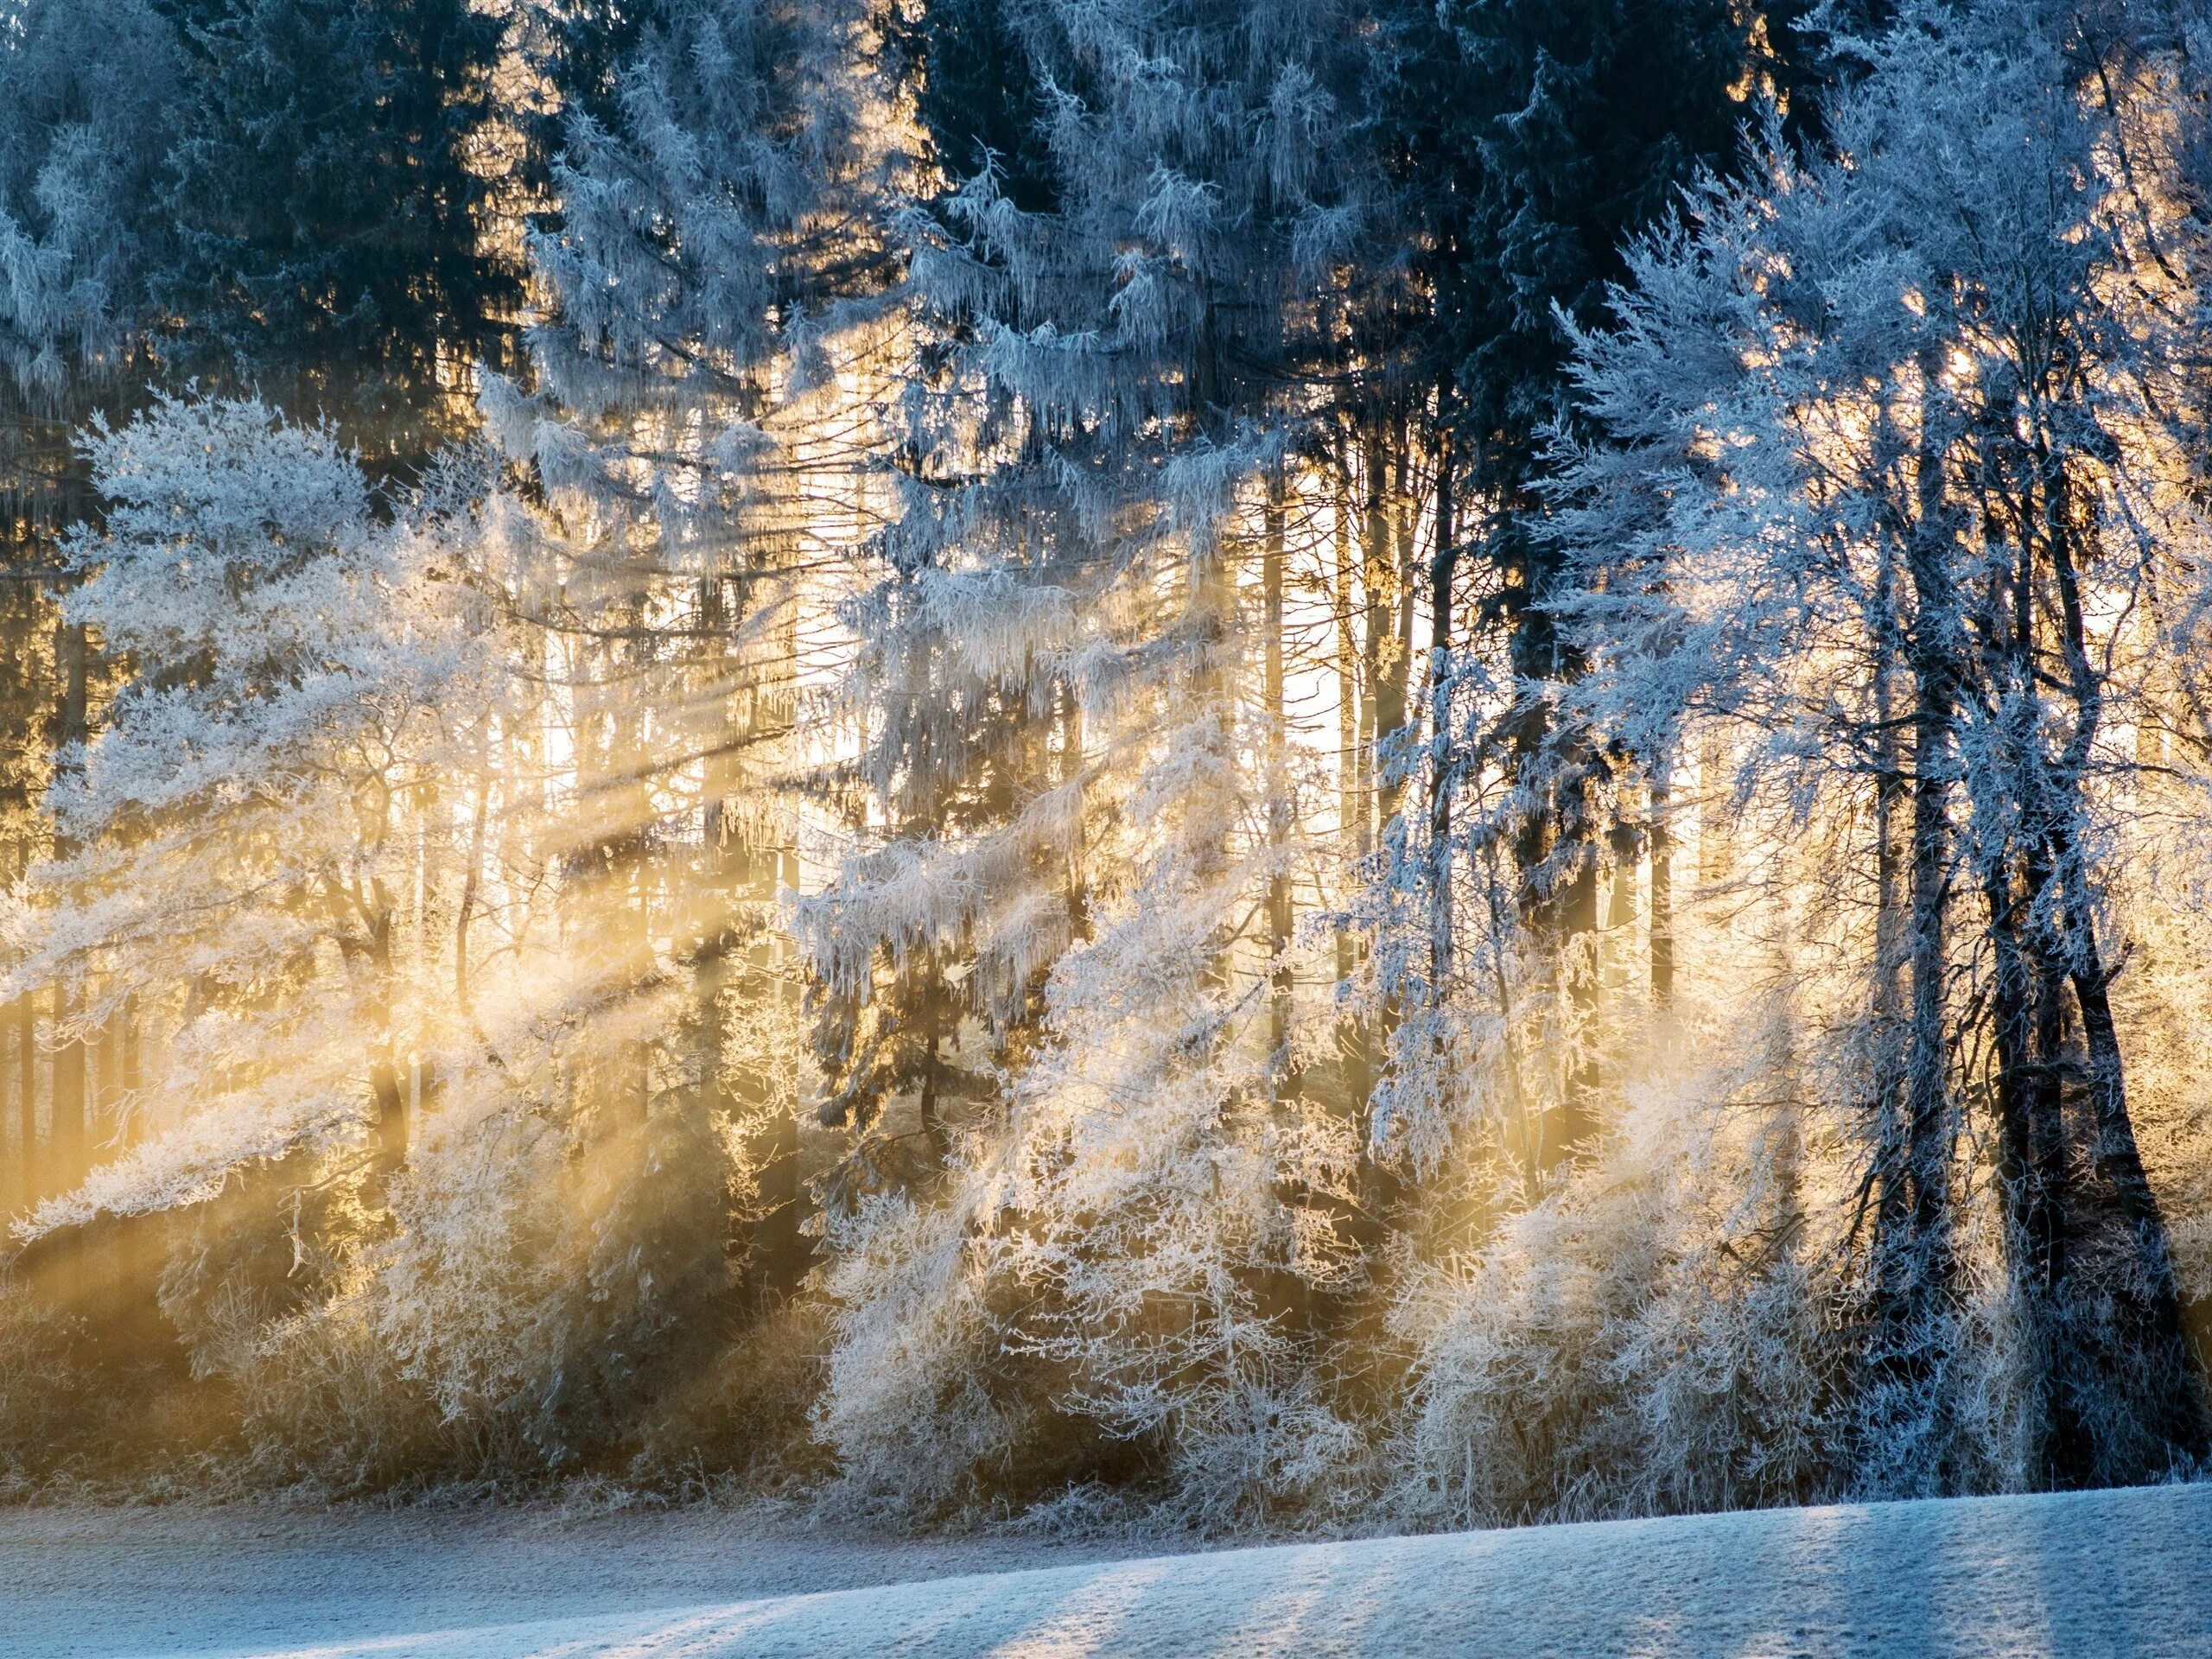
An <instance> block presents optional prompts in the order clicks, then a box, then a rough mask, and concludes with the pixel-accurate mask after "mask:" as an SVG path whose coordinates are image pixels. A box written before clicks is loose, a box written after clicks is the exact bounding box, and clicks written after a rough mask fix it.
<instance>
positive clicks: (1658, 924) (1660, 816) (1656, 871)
mask: <svg viewBox="0 0 2212 1659" xmlns="http://www.w3.org/2000/svg"><path fill="white" fill-rule="evenodd" d="M1674 799H1675V798H1674V763H1673V757H1672V756H1670V755H1669V754H1666V753H1660V754H1657V755H1655V756H1653V757H1652V761H1651V811H1650V820H1651V830H1650V836H1651V850H1650V857H1651V924H1650V929H1651V1005H1652V1007H1654V1008H1655V1009H1656V1010H1657V1011H1658V1013H1659V1014H1660V1015H1661V1016H1662V1018H1663V1017H1664V1016H1666V1015H1667V1014H1671V1013H1672V1012H1673V1010H1674V1007H1675V830H1674V824H1673V823H1672V815H1673V811H1674Z"/></svg>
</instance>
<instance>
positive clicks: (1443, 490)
mask: <svg viewBox="0 0 2212 1659" xmlns="http://www.w3.org/2000/svg"><path fill="white" fill-rule="evenodd" d="M1450 420H1451V406H1450V404H1449V402H1448V401H1447V398H1446V391H1445V389H1444V388H1443V387H1441V386H1440V387H1439V388H1438V391H1437V402H1436V546H1435V549H1434V550H1433V552H1432V553H1431V554H1430V556H1429V564H1428V596H1429V599H1428V602H1429V630H1428V742H1429V756H1428V856H1429V871H1428V886H1429V893H1428V903H1429V923H1428V956H1429V960H1428V971H1429V978H1430V981H1431V982H1432V983H1433V986H1434V987H1435V990H1434V995H1438V996H1441V995H1443V989H1444V984H1445V982H1446V980H1447V979H1449V978H1450V977H1451V974H1452V785H1453V782H1454V780H1453V779H1452V765H1451V761H1452V586H1453V584H1454V583H1455V582H1457V581H1458V579H1459V514H1458V506H1459V496H1458V490H1457V484H1458V480H1456V479H1455V478H1454V476H1453V469H1454V467H1455V465H1456V461H1455V459H1454V457H1453V455H1452V428H1451V425H1450Z"/></svg>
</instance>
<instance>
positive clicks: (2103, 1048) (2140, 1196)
mask: <svg viewBox="0 0 2212 1659" xmlns="http://www.w3.org/2000/svg"><path fill="white" fill-rule="evenodd" d="M2038 460H2039V461H2040V463H2041V475H2042V476H2043V478H2044V480H2046V481H2047V489H2046V492H2045V495H2044V526H2043V527H2044V537H2045V540H2046V542H2047V543H2048V545H2049V551H2050V562H2051V575H2052V577H2053V586H2054V587H2055V588H2056V593H2057V598H2058V620H2059V628H2060V644H2061V646H2062V648H2063V655H2064V658H2065V663H2066V671H2067V685H2068V688H2069V693H2070V696H2071V700H2072V702H2073V704H2074V731H2073V733H2072V734H2071V737H2070V739H2069V742H2068V744H2067V746H2066V748H2065V750H2064V752H2063V754H2062V755H2061V756H2060V757H2059V760H2058V761H2057V764H2056V766H2051V767H2050V768H2049V769H2048V773H2049V776H2048V780H2047V783H2046V785H2045V786H2046V787H2047V788H2048V789H2049V790H2050V792H2051V794H2052V796H2053V799H2052V801H2051V803H2050V809H2049V818H2050V826H2051V833H2050V858H2051V861H2052V863H2053V865H2054V872H2053V874H2054V875H2055V878H2056V881H2057V883H2058V884H2059V890H2060V893H2061V894H2062V895H2063V908H2064V924H2065V928H2066V935H2067V938H2066V963H2067V967H2068V969H2069V971H2070V975H2071V978H2072V982H2073V986H2074V996H2075V1005H2076V1007H2077V1008H2078V1010H2079V1012H2080V1014H2081V1017H2082V1041H2083V1045H2084V1046H2085V1047H2086V1048H2087V1050H2088V1099H2089V1107H2090V1115H2091V1118H2092V1121H2093V1122H2094V1125H2095V1142H2094V1158H2093V1163H2094V1169H2095V1172H2096V1175H2097V1178H2098V1180H2099V1182H2100V1183H2101V1185H2102V1186H2103V1187H2104V1189H2105V1191H2106V1192H2108V1193H2109V1194H2110V1195H2111V1199H2112V1202H2113V1206H2114V1208H2115V1210H2116V1211H2117V1212H2118V1216H2119V1219H2120V1224H2121V1226H2122V1227H2123V1228H2124V1229H2125V1230H2126V1235H2127V1242H2128V1244H2129V1247H2130V1253H2131V1255H2132V1257H2133V1260H2132V1262H2130V1263H2129V1264H2128V1268H2127V1269H2126V1270H2124V1271H2123V1272H2122V1273H2121V1274H2120V1282H2119V1283H2118V1284H2117V1285H2114V1286H2113V1287H2110V1288H2111V1289H2112V1290H2113V1293H2114V1294H2115V1296H2116V1299H2117V1300H2119V1302H2120V1305H2121V1306H2123V1307H2125V1308H2126V1310H2127V1314H2128V1323H2129V1324H2131V1325H2133V1327H2134V1328H2133V1330H2132V1331H2126V1332H2123V1335H2124V1336H2126V1337H2128V1338H2133V1342H2132V1351H2130V1352H2127V1353H2126V1354H2124V1355H2122V1356H2120V1358H2119V1363H2120V1364H2122V1365H2126V1366H2134V1367H2138V1368H2139V1370H2140V1371H2141V1373H2142V1374H2143V1381H2144V1383H2145V1386H2146V1388H2147V1393H2148V1398H2149V1402H2150V1404H2149V1415H2150V1421H2148V1422H2147V1423H2146V1424H2145V1425H2144V1427H2145V1428H2146V1429H2147V1430H2148V1431H2149V1433H2150V1435H2151V1437H2152V1440H2154V1441H2155V1442H2157V1444H2153V1445H2151V1446H2126V1447H2122V1446H2112V1447H2109V1448H2107V1462H2108V1464H2109V1465H2110V1466H2109V1467H2108V1469H2107V1473H2108V1474H2109V1475H2110V1476H2111V1477H2112V1478H2120V1479H2140V1478H2156V1477H2160V1476H2163V1475H2164V1474H2166V1473H2168V1472H2169V1471H2171V1469H2172V1468H2173V1467H2174V1466H2175V1465H2176V1462H2177V1459H2178V1460H2180V1461H2181V1462H2183V1463H2184V1464H2186V1463H2188V1462H2191V1461H2201V1460H2202V1459H2204V1458H2205V1457H2206V1456H2207V1455H2208V1453H2212V1414H2208V1406H2209V1405H2212V1402H2208V1398H2207V1386H2206V1377H2205V1372H2204V1366H2203V1363H2202V1358H2201V1357H2200V1356H2199V1355H2198V1354H2197V1353H2196V1350H2195V1346H2194V1344H2192V1343H2191V1342H2190V1338H2189V1335H2188V1332H2187V1328H2186V1325H2185V1323H2184V1319H2183V1309H2182V1302H2181V1285H2180V1281H2179V1279H2178V1277H2177V1274H2176V1273H2175V1270H2174V1262H2173V1245H2172V1238H2171V1233H2170V1232H2169V1230H2168V1229H2167V1226H2166V1221H2165V1217H2164V1212H2163V1211H2162V1210H2161V1208H2160V1206H2159V1204H2158V1195H2157V1193H2156V1192H2154V1191H2153V1190H2152V1186H2151V1183H2150V1179H2149V1177H2148V1175H2147V1174H2146V1173H2145V1171H2144V1168H2143V1160H2142V1155H2141V1153H2140V1151H2139V1148H2138V1147H2137V1144H2136V1140H2135V1126H2134V1122H2133V1119H2132V1118H2131V1116H2129V1113H2128V1107H2127V1081H2126V1066H2125V1064H2124V1062H2123V1058H2122V1056H2121V1052H2120V1032H2119V1027H2118V1024H2117V1022H2116V1021H2115V1020H2114V1019H2113V1010H2112V1000H2111V987H2112V982H2113V978H2114V977H2115V976H2116V975H2117V974H2118V972H2119V969H2118V966H2117V965H2115V966H2113V967H2110V968H2107V966H2106V964H2105V962H2104V958H2103V953H2102V950H2101V948H2100V946H2099V944H2098V940H2097V925H2096V908H2095V904H2094V898H2093V894H2092V892H2091V889H2090V885H2089V873H2088V869H2087V868H2085V864H2084V860H2085V857H2086V854H2085V852H2084V849H2083V848H2082V844H2081V838H2080V836H2078V834H2077V833H2076V828H2077V826H2078V825H2080V824H2081V823H2082V822H2083V819H2084V817H2085V809H2084V806H2083V803H2082V789H2083V785H2082V778H2083V774H2084V772H2086V770H2087V768H2088V765H2089V761H2090V756H2091V754H2092V753H2093V751H2094V744H2095V741H2096V737H2097V734H2098V730H2099V728H2100V725H2101V720H2102V715H2103V696H2104V693H2103V683H2102V681H2101V678H2100V677H2099V675H2098V672H2097V670H2096V667H2095V665H2094V663H2093V662H2092V660H2091V658H2090V654H2089V648H2088V624H2087V621H2086V620H2085V618H2084V615H2083V607H2082V593H2081V579H2080V575H2079V572H2078V570H2077V569H2076V565H2075V554H2074V544H2073V530H2072V523H2073V512H2072V505H2071V502H2070V500H2069V495H2068V490H2069V481H2068V478H2067V474H2066V472H2065V469H2064V467H2063V464H2061V465H2054V464H2053V462H2052V461H2051V458H2050V455H2049V454H2048V452H2047V451H2044V452H2040V453H2039V454H2038ZM2131 1438H2132V1437H2131Z"/></svg>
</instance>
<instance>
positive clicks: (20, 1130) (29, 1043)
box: [15, 991, 46, 1210]
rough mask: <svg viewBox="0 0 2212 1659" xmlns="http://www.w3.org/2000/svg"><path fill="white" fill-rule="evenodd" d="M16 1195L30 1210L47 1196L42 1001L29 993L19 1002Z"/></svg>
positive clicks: (23, 1206) (17, 1009) (17, 1008)
mask: <svg viewBox="0 0 2212 1659" xmlns="http://www.w3.org/2000/svg"><path fill="white" fill-rule="evenodd" d="M15 1026H16V1154H17V1162H16V1170H17V1181H16V1191H17V1192H18V1194H19V1202H20V1203H21V1205H22V1208H24V1209H26V1210H28V1209H29V1208H31V1207H32V1206H33V1205H35V1204H37V1203H38V1201H39V1200H40V1199H41V1198H44V1197H45V1196H46V1193H45V1191H44V1189H43V1187H42V1186H41V1179H42V1172H41V1169H40V1167H39V1161H40V1160H39V1145H38V1001H37V999H36V997H35V995H33V994H32V993H31V992H29V991H26V992H24V993H23V995H22V996H20V997H18V998H17V999H16V1019H15Z"/></svg>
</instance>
